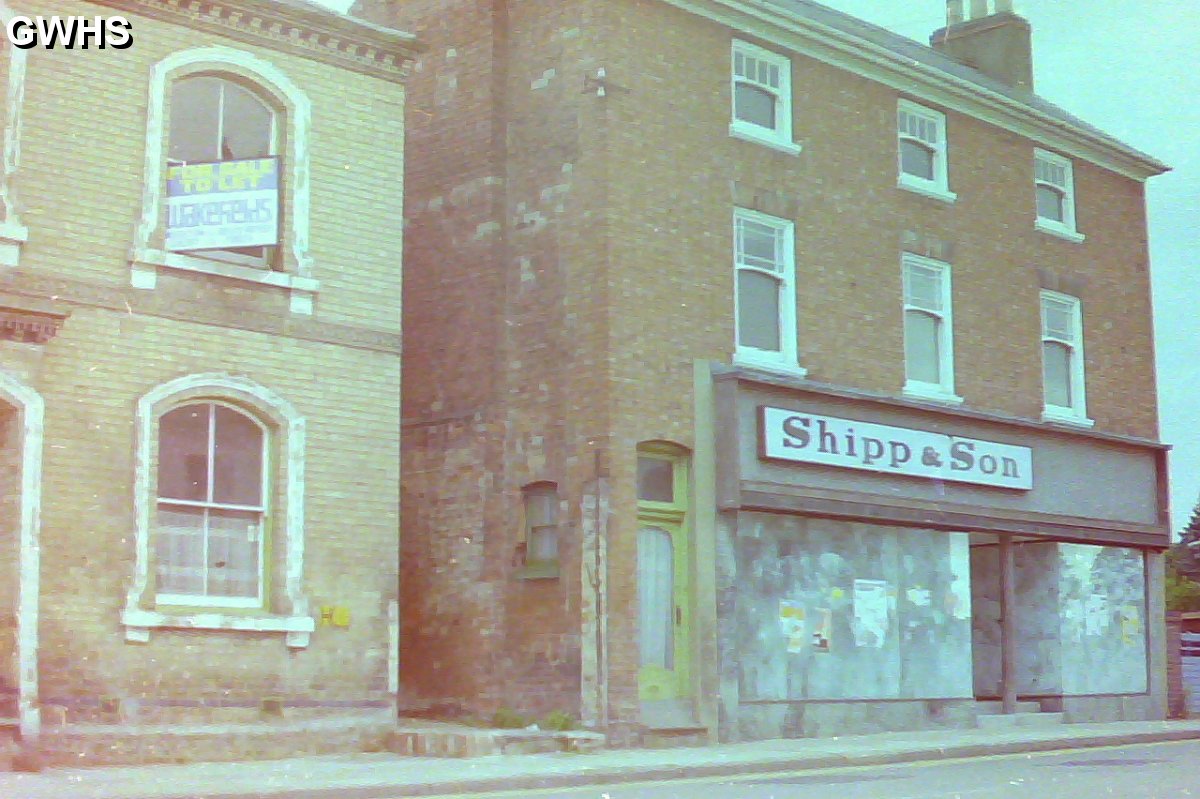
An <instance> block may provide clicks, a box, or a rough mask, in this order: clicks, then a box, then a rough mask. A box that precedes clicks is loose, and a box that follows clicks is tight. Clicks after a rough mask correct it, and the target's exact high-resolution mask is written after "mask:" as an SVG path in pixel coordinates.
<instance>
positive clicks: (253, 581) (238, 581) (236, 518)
mask: <svg viewBox="0 0 1200 799" xmlns="http://www.w3.org/2000/svg"><path fill="white" fill-rule="evenodd" d="M261 537H262V516H261V514H258V513H253V512H249V511H229V510H216V509H214V510H211V511H209V519H208V591H207V595H208V596H223V597H248V598H252V599H253V598H257V597H258V575H259V570H258V548H259V543H258V542H259V539H260V538H261Z"/></svg>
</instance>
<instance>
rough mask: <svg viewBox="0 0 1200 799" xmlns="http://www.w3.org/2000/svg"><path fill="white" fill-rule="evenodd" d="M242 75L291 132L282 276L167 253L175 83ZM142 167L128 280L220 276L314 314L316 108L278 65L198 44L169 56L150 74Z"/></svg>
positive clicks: (137, 283) (285, 146)
mask: <svg viewBox="0 0 1200 799" xmlns="http://www.w3.org/2000/svg"><path fill="white" fill-rule="evenodd" d="M202 72H204V73H213V74H226V75H230V76H237V77H239V78H241V79H242V80H245V81H248V82H250V83H252V84H253V85H254V86H256V87H257V88H258V89H259V90H260V91H261V92H262V94H264V95H265V96H269V97H273V98H274V99H275V100H276V101H277V102H278V103H279V104H280V105H281V106H282V107H283V108H284V112H283V116H284V119H285V121H286V123H287V130H286V131H280V137H281V145H282V146H281V148H280V149H281V152H280V156H281V157H282V158H283V163H284V165H285V169H287V170H288V171H287V174H286V176H285V178H284V183H285V185H286V186H287V189H286V191H285V193H284V194H283V195H282V196H281V197H280V208H281V209H283V213H284V214H285V215H286V221H285V224H284V230H283V231H281V239H280V242H279V249H280V253H279V255H280V257H281V259H282V266H283V271H282V272H275V271H271V270H266V269H260V268H255V267H253V266H243V265H240V264H236V263H225V262H222V261H214V260H212V259H208V258H198V257H195V256H190V255H186V254H184V253H176V252H167V251H166V249H165V246H164V244H165V239H166V229H165V219H166V214H165V213H164V204H163V195H164V193H165V188H166V177H165V170H166V168H167V149H166V145H167V118H166V104H167V103H166V100H167V96H168V93H169V87H170V84H171V81H174V80H177V79H179V78H182V77H186V76H188V75H191V74H195V73H202ZM146 118H147V121H146V144H145V159H146V160H145V167H144V172H143V181H144V183H143V187H142V213H141V218H140V219H139V220H138V223H137V225H136V226H135V228H134V237H133V247H132V250H131V253H132V255H131V258H130V278H129V282H130V284H131V285H132V286H133V287H134V288H138V289H146V290H153V289H154V288H155V286H156V285H157V282H158V273H159V271H160V270H162V269H168V270H179V271H184V272H193V273H196V272H198V273H201V274H208V275H216V276H219V277H222V278H226V279H228V280H237V281H241V282H243V283H249V284H258V285H263V286H278V287H280V288H283V289H286V290H287V291H288V293H289V300H290V307H291V311H292V313H296V314H304V315H311V314H312V313H313V300H314V298H315V296H316V293H317V291H318V289H319V288H320V283H319V282H318V281H317V280H315V279H314V278H313V276H312V275H313V260H312V257H311V255H310V254H309V251H308V241H309V129H310V126H311V118H312V109H311V105H310V103H309V100H308V96H307V95H306V94H305V93H304V92H303V91H301V90H300V88H299V87H298V86H296V84H295V83H293V82H292V80H291V79H290V78H289V77H288V76H287V75H286V74H285V73H284V72H283V71H282V70H280V69H279V68H278V67H276V66H275V65H274V64H272V63H270V62H269V61H266V60H265V59H262V58H259V57H258V56H255V55H252V54H251V53H247V52H244V51H242V50H237V49H234V48H232V47H224V46H214V47H198V48H195V49H192V50H183V51H180V52H177V53H172V54H171V55H169V56H167V57H166V58H164V59H163V60H161V61H159V62H158V63H157V64H155V65H154V67H153V68H152V69H151V70H150V94H149V102H148V105H147V111H146Z"/></svg>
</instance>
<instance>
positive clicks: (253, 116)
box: [221, 81, 272, 161]
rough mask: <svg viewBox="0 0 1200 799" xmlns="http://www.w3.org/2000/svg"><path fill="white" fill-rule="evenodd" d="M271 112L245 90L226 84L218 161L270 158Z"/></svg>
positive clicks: (234, 84) (232, 84) (235, 85)
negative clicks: (220, 153) (223, 121)
mask: <svg viewBox="0 0 1200 799" xmlns="http://www.w3.org/2000/svg"><path fill="white" fill-rule="evenodd" d="M271 118H272V114H271V109H269V108H268V107H267V106H266V105H264V104H263V102H262V101H261V100H260V99H258V98H257V97H256V96H254V95H253V94H252V93H251V92H249V91H248V90H246V89H244V88H242V87H241V86H239V85H237V84H236V83H230V82H228V81H226V82H225V125H224V135H225V140H224V142H223V143H222V149H223V152H222V155H221V160H224V161H228V160H231V159H237V158H262V157H263V156H267V155H271V154H272V153H271V150H272V146H271Z"/></svg>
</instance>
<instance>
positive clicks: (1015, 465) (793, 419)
mask: <svg viewBox="0 0 1200 799" xmlns="http://www.w3.org/2000/svg"><path fill="white" fill-rule="evenodd" d="M758 410H759V455H760V457H761V458H763V459H765V460H776V461H791V462H793V463H813V464H820V465H824V466H836V467H841V468H845V469H862V470H866V471H870V472H883V473H886V474H902V475H908V476H911V477H927V478H931V479H938V480H949V481H953V482H958V483H974V484H976V485H985V486H994V487H996V488H1015V489H1020V490H1026V491H1027V490H1029V489H1031V488H1033V450H1031V449H1030V448H1029V447H1018V446H1014V445H1012V444H1000V443H998V442H995V441H982V440H979V439H975V438H963V437H961V436H949V435H944V434H942V433H932V432H929V431H928V430H915V429H912V428H909V427H893V426H892V425H885V424H873V423H870V422H861V421H857V420H854V419H839V418H837V417H833V416H818V415H816V414H812V413H804V412H801V411H794V410H789V409H787V408H771V407H767V406H760V407H759V409H758Z"/></svg>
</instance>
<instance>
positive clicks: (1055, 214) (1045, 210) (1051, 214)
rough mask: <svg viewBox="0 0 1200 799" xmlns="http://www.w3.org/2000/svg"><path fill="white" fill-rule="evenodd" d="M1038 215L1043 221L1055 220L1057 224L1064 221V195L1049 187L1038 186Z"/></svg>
mask: <svg viewBox="0 0 1200 799" xmlns="http://www.w3.org/2000/svg"><path fill="white" fill-rule="evenodd" d="M1037 215H1038V216H1040V217H1041V218H1042V219H1053V220H1054V221H1055V222H1062V221H1064V219H1065V214H1064V213H1063V195H1062V194H1061V193H1060V192H1058V191H1055V190H1054V189H1052V188H1050V187H1049V186H1038V187H1037Z"/></svg>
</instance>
